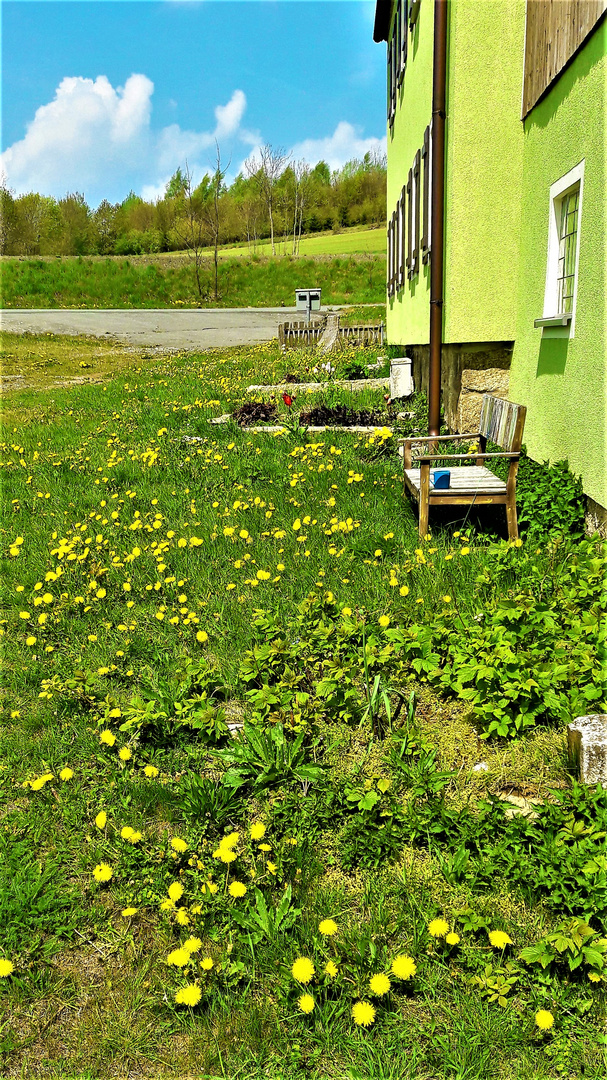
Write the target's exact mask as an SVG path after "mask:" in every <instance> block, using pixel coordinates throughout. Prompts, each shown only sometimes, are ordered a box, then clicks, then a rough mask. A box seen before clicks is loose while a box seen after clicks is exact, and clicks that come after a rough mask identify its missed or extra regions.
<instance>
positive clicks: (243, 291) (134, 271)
mask: <svg viewBox="0 0 607 1080" xmlns="http://www.w3.org/2000/svg"><path fill="white" fill-rule="evenodd" d="M385 266H386V258H385V254H382V255H379V254H375V253H373V252H371V253H368V254H363V255H343V256H340V255H314V256H310V257H305V256H302V257H300V258H293V257H292V256H290V255H286V256H280V257H279V256H276V257H275V258H274V257H272V256H270V257H268V256H266V255H252V256H251V258H246V259H245V258H240V257H238V256H234V255H232V256H230V257H226V258H222V260H221V262H220V264H219V278H218V292H219V298H218V299H217V300H216V299H215V296H214V271H213V263H212V260H211V259H210V258H208V259H204V260H203V265H202V270H201V280H202V286H203V299H202V301H201V300H200V297H199V295H198V292H197V289H196V283H195V279H194V268H193V262H192V260H191V259H190V258H188V256H187V255H185V256H184V255H171V256H157V257H150V256H141V257H138V256H133V257H130V258H119V257H112V258H106V259H99V258H86V257H78V258H76V257H74V258H71V257H70V258H67V257H66V258H61V257H56V258H52V259H50V258H46V259H14V258H10V259H9V258H5V259H3V260H2V304H3V306H4V307H5V308H96V307H99V308H131V307H136V308H146V307H148V308H156V307H200V306H202V307H280V306H281V305H285V306H287V307H289V306H293V305H294V303H295V289H298V288H308V287H315V288H316V287H320V288H321V289H322V301H323V304H381V303H382V302H383V301H384V297H385Z"/></svg>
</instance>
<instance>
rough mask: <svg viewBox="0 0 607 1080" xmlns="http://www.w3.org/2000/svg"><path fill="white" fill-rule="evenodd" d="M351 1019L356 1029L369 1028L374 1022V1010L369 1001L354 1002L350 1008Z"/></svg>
mask: <svg viewBox="0 0 607 1080" xmlns="http://www.w3.org/2000/svg"><path fill="white" fill-rule="evenodd" d="M352 1019H353V1020H354V1023H355V1024H356V1025H357V1026H358V1027H370V1026H371V1024H372V1023H373V1021H374V1020H375V1009H374V1008H373V1006H372V1005H371V1003H370V1002H369V1001H356V1002H355V1003H354V1005H353V1006H352Z"/></svg>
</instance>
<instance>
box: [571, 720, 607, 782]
mask: <svg viewBox="0 0 607 1080" xmlns="http://www.w3.org/2000/svg"><path fill="white" fill-rule="evenodd" d="M567 746H568V750H569V760H570V762H571V764H572V765H573V767H574V769H575V770H576V771H577V774H578V777H579V779H580V780H581V781H582V783H583V784H598V783H602V784H604V785H607V713H591V714H590V715H589V716H578V717H577V719H576V720H574V721H573V723H572V724H568V725H567Z"/></svg>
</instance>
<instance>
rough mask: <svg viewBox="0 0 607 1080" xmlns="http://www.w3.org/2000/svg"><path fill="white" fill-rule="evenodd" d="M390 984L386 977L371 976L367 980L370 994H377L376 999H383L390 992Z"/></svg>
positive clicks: (380, 975)
mask: <svg viewBox="0 0 607 1080" xmlns="http://www.w3.org/2000/svg"><path fill="white" fill-rule="evenodd" d="M391 985H392V984H391V982H390V980H389V978H388V976H387V975H382V974H379V975H373V977H372V978H371V979H370V980H369V990H370V991H371V993H372V994H377V997H383V995H384V994H387V993H388V991H389V990H390V986H391Z"/></svg>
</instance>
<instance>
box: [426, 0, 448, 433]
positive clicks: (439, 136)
mask: <svg viewBox="0 0 607 1080" xmlns="http://www.w3.org/2000/svg"><path fill="white" fill-rule="evenodd" d="M447 5H448V0H434V57H433V71H432V218H431V222H432V224H431V240H430V251H431V255H430V364H429V371H428V433H429V434H430V435H438V434H439V433H440V398H441V353H442V345H443V269H444V255H445V252H444V215H445V119H446V92H447V23H448V15H449V11H448V6H447Z"/></svg>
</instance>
